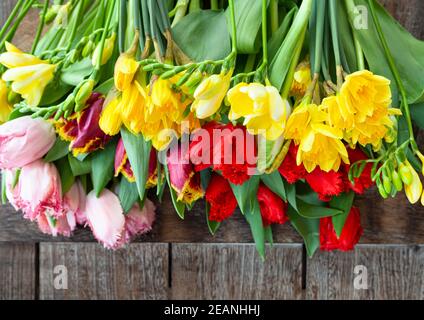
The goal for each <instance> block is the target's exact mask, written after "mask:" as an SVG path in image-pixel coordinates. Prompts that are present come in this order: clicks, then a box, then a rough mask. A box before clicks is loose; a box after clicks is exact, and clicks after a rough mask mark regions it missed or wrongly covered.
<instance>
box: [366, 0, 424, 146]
mask: <svg viewBox="0 0 424 320" xmlns="http://www.w3.org/2000/svg"><path fill="white" fill-rule="evenodd" d="M368 4H369V7H370V11H371V15H372V18H373V21H374V24H375V28H376V30H377V33H378V36H379V38H380V41H381V44H382V46H383V49H384V53H385V55H386V58H387V61H388V63H389V66H390V70H391V71H392V73H393V76H394V78H395V81H396V85H397V87H398V89H399V92H400V95H401V98H402V99H401V100H402V101H401V106H402V109H403V112H404V116H405V118H406V121H407V124H408V131H409V139H410V142H411V147H412V149H413V151H414V152H416V151H418V146H417V144H416V142H415V137H414V131H413V125H412V120H411V112H410V110H409V104H408V98H407V95H406V90H405V86H404V85H403V82H402V78H401V76H400V74H399V70H398V68H397V67H396V64H395V61H394V59H393V55H392V53H391V51H390V48H389V45H388V43H387V40H386V37H385V35H384V33H383V29H382V28H381V24H380V20H379V19H378V16H377V13H376V11H375V5H374V0H368Z"/></svg>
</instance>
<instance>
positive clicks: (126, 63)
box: [114, 53, 139, 91]
mask: <svg viewBox="0 0 424 320" xmlns="http://www.w3.org/2000/svg"><path fill="white" fill-rule="evenodd" d="M138 67H139V64H138V62H137V61H136V60H135V59H134V57H133V56H131V55H130V54H128V53H123V54H121V55H120V56H119V58H118V60H117V61H116V64H115V76H114V78H115V87H116V89H118V90H119V91H124V90H125V89H127V88H128V87H129V86H130V85H131V83H132V81H133V79H134V76H135V74H136V72H137V70H138Z"/></svg>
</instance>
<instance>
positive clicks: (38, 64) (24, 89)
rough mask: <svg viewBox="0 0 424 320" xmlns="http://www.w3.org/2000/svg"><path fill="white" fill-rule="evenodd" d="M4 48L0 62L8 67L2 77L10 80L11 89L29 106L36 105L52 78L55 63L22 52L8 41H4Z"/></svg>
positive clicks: (7, 80)
mask: <svg viewBox="0 0 424 320" xmlns="http://www.w3.org/2000/svg"><path fill="white" fill-rule="evenodd" d="M6 50H7V52H5V53H2V54H0V63H1V64H3V65H4V66H5V67H7V68H8V70H7V71H6V72H5V73H4V74H3V77H2V79H3V80H4V81H6V82H12V86H11V88H12V91H14V92H16V93H19V94H20V95H21V96H22V98H23V99H25V100H26V102H27V104H28V105H29V106H31V107H35V106H38V105H39V103H40V101H41V97H42V96H43V93H44V89H45V88H46V86H47V85H48V84H49V83H50V81H51V80H52V79H53V75H54V72H55V70H56V65H52V64H49V63H48V62H46V61H43V60H40V59H39V58H37V57H35V56H33V55H31V54H27V53H23V52H22V51H21V50H19V49H18V48H16V47H15V46H13V45H12V44H10V43H6Z"/></svg>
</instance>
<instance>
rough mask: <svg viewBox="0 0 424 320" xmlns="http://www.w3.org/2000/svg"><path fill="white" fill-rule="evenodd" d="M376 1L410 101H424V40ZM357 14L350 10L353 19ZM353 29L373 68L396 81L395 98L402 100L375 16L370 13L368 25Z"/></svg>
mask: <svg viewBox="0 0 424 320" xmlns="http://www.w3.org/2000/svg"><path fill="white" fill-rule="evenodd" d="M373 1H374V0H373ZM374 2H375V9H376V14H377V16H378V19H379V21H380V24H381V28H382V29H383V32H384V34H385V35H386V40H387V43H388V46H389V48H390V51H391V53H392V55H393V58H394V61H395V63H396V65H397V68H398V70H399V73H400V77H401V79H402V81H403V84H404V86H405V90H406V93H407V97H408V102H409V103H410V104H413V103H418V102H424V42H423V41H420V40H418V39H416V38H414V37H413V36H412V35H411V34H410V33H409V32H408V31H406V30H405V29H404V28H403V27H402V26H401V25H400V24H399V22H398V21H396V19H394V18H393V17H392V16H390V14H389V13H388V12H387V11H386V10H385V9H384V7H382V6H381V5H380V4H379V3H378V2H377V1H374ZM355 4H356V5H362V6H366V7H367V8H368V2H367V0H357V1H355ZM354 17H355V15H354V13H350V18H351V22H352V19H353V18H354ZM353 29H354V31H355V32H356V34H357V36H358V40H359V42H360V43H361V46H362V48H363V50H364V53H365V57H366V59H367V61H368V64H369V66H370V69H371V71H373V72H374V73H376V74H379V75H382V76H385V77H386V78H389V79H390V80H391V81H392V84H391V88H392V93H393V101H394V104H396V103H397V102H398V90H397V87H396V82H395V81H394V77H393V74H392V72H391V70H390V67H389V64H388V62H387V59H386V58H385V54H384V51H383V47H382V45H381V42H380V39H379V37H378V33H377V31H376V28H375V25H374V21H373V20H372V18H371V16H369V17H368V28H367V29H357V28H353Z"/></svg>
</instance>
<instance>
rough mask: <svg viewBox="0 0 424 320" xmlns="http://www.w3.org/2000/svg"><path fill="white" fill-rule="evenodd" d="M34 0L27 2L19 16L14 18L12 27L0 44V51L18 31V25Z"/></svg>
mask: <svg viewBox="0 0 424 320" xmlns="http://www.w3.org/2000/svg"><path fill="white" fill-rule="evenodd" d="M34 1H35V0H27V2H26V4H25V6H24V7H23V8H22V10H21V11H20V13H19V16H18V17H17V18H16V20H15V22H14V25H13V27H12V28H11V29H10V30H9V32H8V33H7V34H6V36H5V38H4V39H3V40H2V41H1V42H0V50H1V49H2V48H3V46H4V44H5V43H6V41H9V42H10V41H12V39H13V37H14V35H15V33H16V30H17V29H18V27H19V25H20V24H21V22H22V20H23V19H24V18H25V17H26V15H27V13H28V11H29V9H31V7H32V4H33V3H34Z"/></svg>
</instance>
